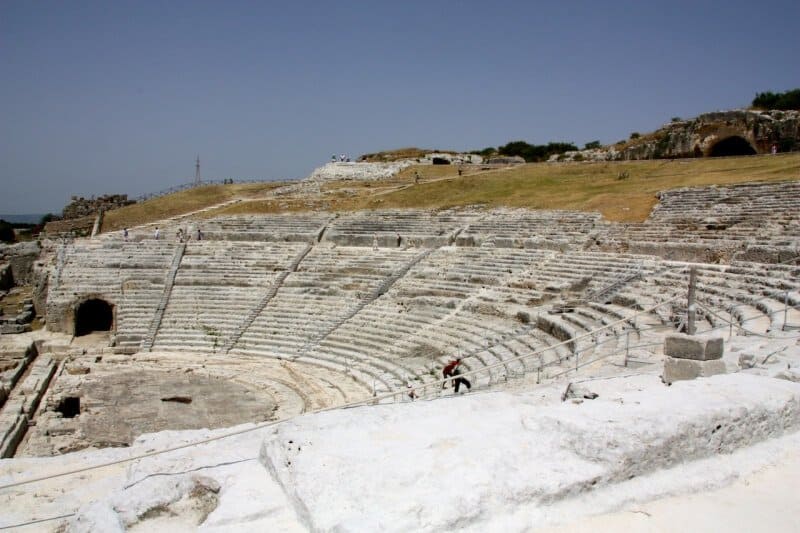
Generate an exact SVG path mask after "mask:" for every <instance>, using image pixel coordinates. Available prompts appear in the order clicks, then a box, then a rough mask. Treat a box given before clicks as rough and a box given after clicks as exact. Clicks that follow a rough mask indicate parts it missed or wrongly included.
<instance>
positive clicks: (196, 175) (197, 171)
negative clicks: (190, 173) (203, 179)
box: [194, 155, 200, 185]
mask: <svg viewBox="0 0 800 533" xmlns="http://www.w3.org/2000/svg"><path fill="white" fill-rule="evenodd" d="M194 184H195V185H200V156H199V155H198V156H197V162H196V163H195V164H194Z"/></svg>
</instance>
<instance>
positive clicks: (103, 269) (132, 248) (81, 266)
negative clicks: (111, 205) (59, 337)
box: [47, 240, 175, 339]
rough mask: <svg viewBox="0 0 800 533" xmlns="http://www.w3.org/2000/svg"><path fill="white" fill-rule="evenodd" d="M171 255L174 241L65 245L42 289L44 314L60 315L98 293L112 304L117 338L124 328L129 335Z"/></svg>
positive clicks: (148, 308)
mask: <svg viewBox="0 0 800 533" xmlns="http://www.w3.org/2000/svg"><path fill="white" fill-rule="evenodd" d="M174 254H175V246H174V245H173V244H172V243H167V242H163V241H143V242H127V243H125V242H119V241H111V240H107V241H76V242H75V243H73V244H69V245H67V248H66V250H65V251H64V253H63V256H62V257H63V265H60V266H59V268H60V271H58V272H56V273H54V275H53V277H52V280H51V283H50V285H49V288H48V297H47V306H48V317H62V318H63V317H65V316H66V314H67V313H66V310H67V309H68V308H70V307H71V306H72V305H74V304H75V302H76V300H78V299H81V298H86V297H97V298H102V299H105V300H107V301H109V302H110V303H112V304H115V305H116V306H117V309H116V321H117V331H118V332H120V333H122V334H123V339H124V337H125V335H126V334H128V333H130V334H132V335H133V336H135V335H136V334H137V333H138V331H139V329H140V326H141V320H145V321H146V320H147V317H148V316H152V314H153V312H154V311H155V307H156V305H158V301H159V296H160V293H159V287H163V283H164V278H165V275H166V273H167V270H168V268H169V265H170V262H171V261H172V258H173V256H174ZM56 326H57V325H56ZM145 326H146V324H145ZM63 329H64V327H61V330H63Z"/></svg>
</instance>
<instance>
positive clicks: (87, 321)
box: [75, 299, 114, 337]
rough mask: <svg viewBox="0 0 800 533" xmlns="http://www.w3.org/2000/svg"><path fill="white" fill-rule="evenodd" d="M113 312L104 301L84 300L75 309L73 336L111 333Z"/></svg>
mask: <svg viewBox="0 0 800 533" xmlns="http://www.w3.org/2000/svg"><path fill="white" fill-rule="evenodd" d="M113 323H114V312H113V310H112V308H111V305H110V304H109V303H108V302H106V301H105V300H97V299H92V300H86V301H85V302H83V303H81V304H79V305H78V307H77V308H76V309H75V336H76V337H80V336H81V335H88V334H89V333H92V332H93V331H111V325H112V324H113Z"/></svg>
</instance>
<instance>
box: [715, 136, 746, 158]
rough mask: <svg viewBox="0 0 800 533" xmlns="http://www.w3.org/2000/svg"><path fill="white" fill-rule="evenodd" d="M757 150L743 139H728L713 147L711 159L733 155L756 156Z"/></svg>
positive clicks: (737, 137)
mask: <svg viewBox="0 0 800 533" xmlns="http://www.w3.org/2000/svg"><path fill="white" fill-rule="evenodd" d="M755 154H756V150H755V148H753V147H752V146H751V145H750V143H749V142H747V141H746V140H745V139H743V138H742V137H739V136H737V135H734V136H733V137H726V138H725V139H722V140H721V141H719V142H718V143H717V144H715V145H714V146H712V147H711V151H710V152H709V153H708V156H709V157H728V156H733V155H755Z"/></svg>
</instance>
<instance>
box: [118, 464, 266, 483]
mask: <svg viewBox="0 0 800 533" xmlns="http://www.w3.org/2000/svg"><path fill="white" fill-rule="evenodd" d="M256 459H258V457H248V458H247V459H237V460H235V461H226V462H224V463H217V464H213V465H203V466H198V467H195V468H190V469H189V470H182V471H180V472H153V473H152V474H147V475H146V476H144V477H142V478H140V479H137V480H136V481H134V482H133V483H129V484H127V485H125V486H124V487H123V488H122V489H123V490H128V489H129V488H131V487H133V486H134V485H138V484H139V483H141V482H142V481H144V480H146V479H150V478H151V477H159V476H179V475H181V474H188V473H190V472H198V471H200V470H207V469H209V468H219V467H221V466H230V465H235V464H239V463H246V462H248V461H255V460H256Z"/></svg>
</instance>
